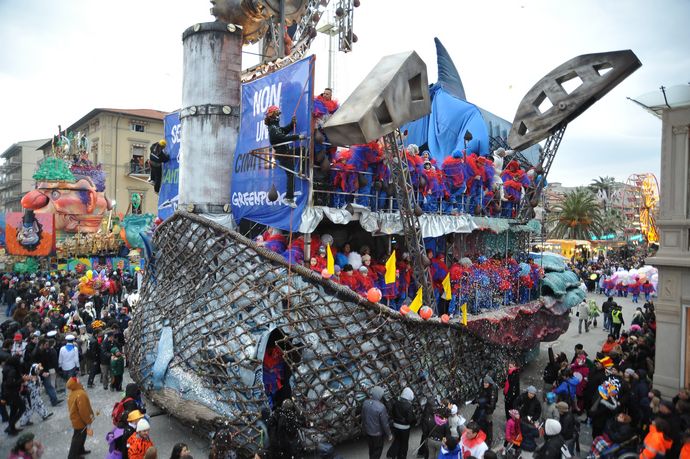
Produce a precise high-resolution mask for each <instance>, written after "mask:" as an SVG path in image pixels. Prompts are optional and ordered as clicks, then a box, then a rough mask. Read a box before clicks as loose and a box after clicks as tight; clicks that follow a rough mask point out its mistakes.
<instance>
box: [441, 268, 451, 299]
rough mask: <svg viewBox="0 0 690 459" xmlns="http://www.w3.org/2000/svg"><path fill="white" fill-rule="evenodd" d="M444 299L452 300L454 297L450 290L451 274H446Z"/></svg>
mask: <svg viewBox="0 0 690 459" xmlns="http://www.w3.org/2000/svg"><path fill="white" fill-rule="evenodd" d="M442 284H443V299H444V300H450V299H451V298H452V296H453V292H451V290H450V273H448V274H446V277H445V278H444V279H443V282H442Z"/></svg>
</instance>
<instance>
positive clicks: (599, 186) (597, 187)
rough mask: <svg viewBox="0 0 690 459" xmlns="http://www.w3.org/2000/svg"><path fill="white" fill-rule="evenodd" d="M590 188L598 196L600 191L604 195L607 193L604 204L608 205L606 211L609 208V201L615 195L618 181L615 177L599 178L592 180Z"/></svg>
mask: <svg viewBox="0 0 690 459" xmlns="http://www.w3.org/2000/svg"><path fill="white" fill-rule="evenodd" d="M588 188H589V189H590V190H591V191H592V193H594V195H595V196H596V195H597V194H598V193H599V192H600V191H601V192H602V193H605V195H606V198H607V199H604V203H605V205H606V210H608V208H609V200H610V199H611V197H612V195H613V191H614V189H615V188H616V179H615V177H609V176H606V177H601V176H600V177H599V178H598V179H594V180H592V183H590V184H589V186H588Z"/></svg>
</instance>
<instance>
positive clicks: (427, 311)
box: [419, 306, 434, 320]
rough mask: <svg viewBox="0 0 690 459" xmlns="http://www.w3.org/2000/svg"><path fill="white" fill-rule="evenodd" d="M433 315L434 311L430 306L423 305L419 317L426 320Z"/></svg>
mask: <svg viewBox="0 0 690 459" xmlns="http://www.w3.org/2000/svg"><path fill="white" fill-rule="evenodd" d="M433 315H434V311H433V310H432V309H431V308H430V307H429V306H422V308H421V309H420V310H419V317H421V318H422V319H424V320H429V319H431V316H433Z"/></svg>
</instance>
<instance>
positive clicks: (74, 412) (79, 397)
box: [67, 376, 96, 459]
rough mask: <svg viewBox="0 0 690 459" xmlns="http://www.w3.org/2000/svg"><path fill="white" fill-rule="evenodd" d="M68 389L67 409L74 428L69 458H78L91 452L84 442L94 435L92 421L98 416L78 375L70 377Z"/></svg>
mask: <svg viewBox="0 0 690 459" xmlns="http://www.w3.org/2000/svg"><path fill="white" fill-rule="evenodd" d="M67 389H68V390H69V391H70V392H69V397H68V398H67V409H68V411H69V419H70V422H71V423H72V428H73V429H74V432H73V434H72V442H71V444H70V448H69V454H68V455H67V459H77V458H79V457H81V456H83V455H85V454H89V453H90V452H91V451H88V450H86V449H85V448H84V444H85V443H86V436H87V435H93V431H92V430H91V423H93V421H94V420H95V418H96V416H95V415H94V412H93V409H92V408H91V400H89V395H88V394H87V393H86V391H85V390H84V386H82V385H81V383H80V382H79V379H77V377H76V376H73V377H71V378H69V380H68V381H67Z"/></svg>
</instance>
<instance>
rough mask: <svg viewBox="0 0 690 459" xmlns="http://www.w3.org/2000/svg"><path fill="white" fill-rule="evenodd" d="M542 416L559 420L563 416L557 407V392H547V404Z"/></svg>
mask: <svg viewBox="0 0 690 459" xmlns="http://www.w3.org/2000/svg"><path fill="white" fill-rule="evenodd" d="M541 414H542V417H543V418H544V420H546V419H555V420H556V421H558V420H559V419H560V418H561V414H560V413H559V412H558V408H557V407H556V394H555V393H553V392H549V393H547V394H546V404H545V406H544V409H543V410H542V413H541Z"/></svg>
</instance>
